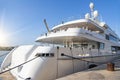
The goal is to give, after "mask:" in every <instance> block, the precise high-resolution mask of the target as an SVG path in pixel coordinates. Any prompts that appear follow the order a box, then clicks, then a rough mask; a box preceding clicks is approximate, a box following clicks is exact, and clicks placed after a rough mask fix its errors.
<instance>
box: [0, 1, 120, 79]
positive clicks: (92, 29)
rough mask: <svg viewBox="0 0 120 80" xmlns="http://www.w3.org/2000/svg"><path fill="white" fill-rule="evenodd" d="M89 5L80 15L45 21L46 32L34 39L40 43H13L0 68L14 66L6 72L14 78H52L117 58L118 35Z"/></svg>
mask: <svg viewBox="0 0 120 80" xmlns="http://www.w3.org/2000/svg"><path fill="white" fill-rule="evenodd" d="M90 9H91V13H90V14H89V13H87V14H86V15H85V18H84V19H79V20H74V21H69V22H65V23H62V24H60V25H57V26H55V27H53V28H52V29H51V30H49V28H48V26H47V23H46V21H45V24H46V27H47V30H48V32H47V33H45V34H44V35H42V36H40V37H38V38H37V39H36V42H40V44H43V45H42V46H41V45H22V46H18V47H16V48H15V49H14V50H12V51H11V52H10V53H9V54H8V55H7V56H6V58H5V59H4V61H3V63H2V65H1V70H2V71H4V70H6V69H11V68H13V67H15V69H12V70H11V71H10V72H11V73H12V75H13V76H15V77H16V79H17V80H54V79H57V78H60V77H63V76H66V75H69V74H72V73H75V72H78V71H82V70H85V69H88V68H91V67H93V66H95V65H96V66H97V65H99V64H102V63H107V62H110V61H113V60H114V59H117V58H119V57H120V38H119V37H118V35H117V34H116V33H115V32H114V31H113V30H112V29H111V28H110V27H109V26H108V25H107V24H106V23H105V22H101V21H99V19H98V11H97V10H95V11H94V4H93V3H90ZM33 59H34V60H33ZM31 60H32V61H31ZM27 61H28V62H27ZM23 63H25V64H24V65H20V64H23ZM18 65H19V66H18ZM16 66H17V67H16Z"/></svg>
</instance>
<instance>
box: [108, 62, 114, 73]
mask: <svg viewBox="0 0 120 80" xmlns="http://www.w3.org/2000/svg"><path fill="white" fill-rule="evenodd" d="M114 68H115V64H114V63H112V62H109V63H107V70H108V71H114V70H115V69H114Z"/></svg>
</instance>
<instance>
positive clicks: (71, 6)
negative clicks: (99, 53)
mask: <svg viewBox="0 0 120 80" xmlns="http://www.w3.org/2000/svg"><path fill="white" fill-rule="evenodd" d="M90 2H93V3H94V4H95V9H96V10H98V12H99V14H100V16H102V17H101V20H102V21H105V22H106V23H107V24H108V25H109V26H110V27H111V28H112V29H113V30H114V31H116V32H117V34H118V35H120V31H119V30H120V23H119V21H120V15H119V14H120V10H119V8H120V0H0V29H2V30H3V31H5V32H6V33H7V35H8V38H7V41H8V42H9V43H8V44H7V45H22V44H34V41H35V39H36V38H37V37H38V36H40V35H41V34H43V33H45V32H47V30H46V28H45V26H44V23H43V19H47V23H48V25H49V27H50V28H52V27H53V26H54V25H57V24H59V23H61V22H62V21H69V20H75V19H80V18H83V17H84V14H85V13H87V12H90V10H89V3H90Z"/></svg>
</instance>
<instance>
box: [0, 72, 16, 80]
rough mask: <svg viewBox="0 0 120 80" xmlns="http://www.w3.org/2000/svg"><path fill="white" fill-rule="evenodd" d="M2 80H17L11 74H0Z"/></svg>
mask: <svg viewBox="0 0 120 80" xmlns="http://www.w3.org/2000/svg"><path fill="white" fill-rule="evenodd" d="M0 80H16V79H15V78H14V77H13V76H12V74H11V73H10V72H6V73H3V74H0Z"/></svg>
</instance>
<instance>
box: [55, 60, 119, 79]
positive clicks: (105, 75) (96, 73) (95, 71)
mask: <svg viewBox="0 0 120 80" xmlns="http://www.w3.org/2000/svg"><path fill="white" fill-rule="evenodd" d="M114 64H115V70H114V71H108V70H107V64H103V65H100V66H98V67H95V68H92V69H88V70H85V71H81V72H77V73H74V74H71V75H68V76H65V77H62V78H59V79H56V80H120V61H117V62H114Z"/></svg>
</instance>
